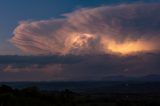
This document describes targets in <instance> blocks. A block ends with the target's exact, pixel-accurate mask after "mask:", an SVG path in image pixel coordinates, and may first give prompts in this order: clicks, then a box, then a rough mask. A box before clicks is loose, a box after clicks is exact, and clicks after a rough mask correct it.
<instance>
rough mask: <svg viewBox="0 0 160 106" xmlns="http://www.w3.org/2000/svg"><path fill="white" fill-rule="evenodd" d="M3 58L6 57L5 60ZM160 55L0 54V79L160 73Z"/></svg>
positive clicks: (84, 78)
mask: <svg viewBox="0 0 160 106" xmlns="http://www.w3.org/2000/svg"><path fill="white" fill-rule="evenodd" d="M4 59H5V60H4ZM159 63H160V54H150V53H149V54H148V53H145V54H137V55H132V56H124V57H122V56H115V55H85V56H75V55H66V56H0V81H11V80H12V81H28V80H36V81H37V80H54V81H57V80H58V81H67V80H72V81H73V80H105V78H106V77H107V76H119V75H123V76H130V77H133V76H136V77H137V76H145V75H152V74H160V66H159Z"/></svg>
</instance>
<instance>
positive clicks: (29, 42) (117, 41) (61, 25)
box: [11, 4, 160, 55]
mask: <svg viewBox="0 0 160 106" xmlns="http://www.w3.org/2000/svg"><path fill="white" fill-rule="evenodd" d="M159 11H160V4H132V5H131V4H124V5H116V6H101V7H96V8H83V9H79V10H76V11H74V12H72V13H68V14H64V18H60V19H49V20H41V21H23V22H20V24H19V25H18V26H17V27H16V29H15V30H14V32H13V34H14V36H13V37H12V39H11V41H12V42H13V44H14V45H16V46H17V47H18V48H20V49H21V50H23V51H25V52H27V53H30V54H56V55H66V54H74V55H83V54H90V53H93V54H104V53H107V54H109V53H122V54H127V53H132V52H159V51H160V48H159V45H160V43H159V39H160V12H159Z"/></svg>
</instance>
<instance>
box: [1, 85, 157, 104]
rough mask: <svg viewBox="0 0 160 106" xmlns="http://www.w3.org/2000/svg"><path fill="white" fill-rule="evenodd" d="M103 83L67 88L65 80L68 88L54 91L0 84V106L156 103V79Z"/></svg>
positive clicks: (37, 87)
mask: <svg viewBox="0 0 160 106" xmlns="http://www.w3.org/2000/svg"><path fill="white" fill-rule="evenodd" d="M105 83H107V82H103V83H100V82H95V83H94V82H92V83H89V82H88V83H87V82H85V84H84V83H82V82H81V83H80V82H74V83H68V85H69V84H70V87H69V86H68V85H67V83H66V86H68V87H66V88H71V89H57V90H56V89H52V90H51V89H50V90H44V89H40V88H39V86H37V85H36V84H35V86H28V87H23V88H16V87H13V84H12V87H10V85H11V84H8V83H6V85H3V84H1V87H0V106H160V82H138V83H137V82H110V84H105ZM108 83H109V82H108ZM62 84H64V82H63V83H62ZM75 84H77V85H75ZM78 84H79V86H81V88H78ZM30 85H34V83H33V84H30ZM38 85H41V84H38ZM42 85H43V84H42ZM42 85H41V86H42ZM55 85H56V84H55ZM59 85H61V84H59ZM71 85H72V86H71ZM52 86H54V83H52ZM57 86H58V85H57ZM74 86H75V87H74ZM76 86H77V88H76ZM64 88H65V87H64ZM73 88H74V89H73Z"/></svg>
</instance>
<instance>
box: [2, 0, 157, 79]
mask: <svg viewBox="0 0 160 106" xmlns="http://www.w3.org/2000/svg"><path fill="white" fill-rule="evenodd" d="M159 11H160V0H1V3H0V13H1V17H0V80H2V81H6V80H7V81H10V80H15V81H16V80H18V81H25V80H102V79H103V78H105V77H106V76H110V75H126V76H143V75H149V74H160V71H159V70H160V66H159V65H158V64H159V62H160V48H159V46H160V42H159V40H160V12H159ZM6 55H9V56H6ZM16 55H17V56H16ZM48 56H49V57H48ZM34 59H37V60H39V61H37V60H34ZM32 61H33V63H32ZM126 70H127V71H126ZM28 76H31V79H29V78H28Z"/></svg>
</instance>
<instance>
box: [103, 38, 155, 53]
mask: <svg viewBox="0 0 160 106" xmlns="http://www.w3.org/2000/svg"><path fill="white" fill-rule="evenodd" d="M105 45H106V46H105V49H106V51H108V50H109V51H110V52H111V53H118V54H121V55H128V54H132V53H137V52H149V51H152V50H154V48H153V46H152V43H149V42H147V41H145V40H136V41H134V40H126V41H124V42H116V41H115V40H108V41H106V42H105Z"/></svg>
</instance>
